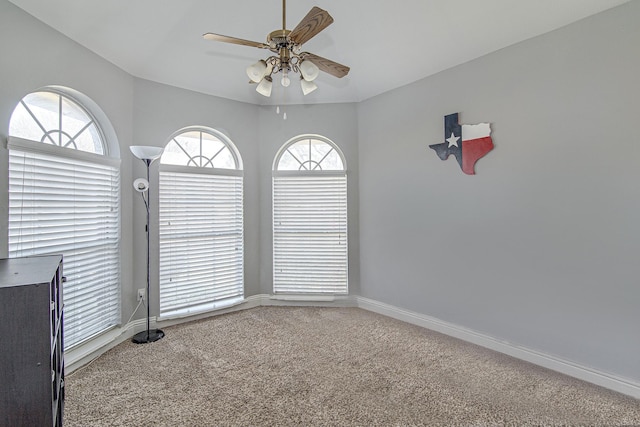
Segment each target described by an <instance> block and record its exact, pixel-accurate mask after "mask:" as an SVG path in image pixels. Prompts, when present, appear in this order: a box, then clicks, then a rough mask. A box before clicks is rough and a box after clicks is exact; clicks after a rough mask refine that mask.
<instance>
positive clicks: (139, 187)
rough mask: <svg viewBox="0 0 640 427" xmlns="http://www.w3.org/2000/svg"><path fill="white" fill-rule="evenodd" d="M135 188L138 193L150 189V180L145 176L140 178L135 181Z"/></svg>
mask: <svg viewBox="0 0 640 427" xmlns="http://www.w3.org/2000/svg"><path fill="white" fill-rule="evenodd" d="M133 188H135V189H136V191H137V192H138V193H144V192H145V191H147V190H148V189H149V181H147V180H146V179H144V178H138V179H136V180H135V181H133Z"/></svg>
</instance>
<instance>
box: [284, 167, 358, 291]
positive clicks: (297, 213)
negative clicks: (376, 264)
mask: <svg viewBox="0 0 640 427" xmlns="http://www.w3.org/2000/svg"><path fill="white" fill-rule="evenodd" d="M273 259H274V266H273V269H274V271H273V289H274V293H310V294H314V293H315V294H344V293H347V291H348V288H347V277H348V268H347V259H348V257H347V177H346V175H345V174H344V172H342V173H339V174H323V173H312V172H302V173H299V172H295V173H293V174H288V173H280V174H277V175H276V176H274V178H273Z"/></svg>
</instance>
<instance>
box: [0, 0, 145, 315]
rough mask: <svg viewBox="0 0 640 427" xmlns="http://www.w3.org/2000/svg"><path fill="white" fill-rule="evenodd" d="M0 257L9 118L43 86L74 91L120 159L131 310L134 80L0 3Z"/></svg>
mask: <svg viewBox="0 0 640 427" xmlns="http://www.w3.org/2000/svg"><path fill="white" fill-rule="evenodd" d="M0 52H2V54H1V55H0V141H2V143H1V144H0V256H6V255H7V206H8V182H7V173H6V171H7V168H8V156H7V154H8V152H7V150H6V145H5V141H6V136H7V133H8V129H9V119H10V118H11V113H12V112H13V109H14V108H15V107H16V105H17V104H18V102H20V100H21V99H22V98H23V97H24V96H25V95H27V94H28V93H30V92H33V91H35V90H37V89H39V88H41V87H44V86H49V85H59V86H65V87H69V88H72V89H75V90H77V91H79V92H81V93H82V94H84V95H86V96H87V97H89V98H90V99H91V100H93V101H94V102H95V103H96V104H97V105H98V106H99V107H100V108H101V110H102V111H103V112H104V114H105V115H106V116H107V117H108V118H109V120H110V122H111V125H112V126H113V128H114V131H115V134H116V137H117V141H113V142H115V143H116V144H119V146H120V153H121V157H122V166H121V180H122V182H123V183H127V185H123V186H122V191H121V198H122V205H121V206H122V214H121V215H122V243H121V266H122V270H121V274H122V283H123V287H122V295H123V308H122V313H123V317H125V316H126V317H125V320H126V319H128V317H129V315H130V311H131V310H132V309H133V307H134V306H135V301H136V300H135V294H134V291H133V290H132V289H133V287H132V286H131V282H132V266H133V261H134V259H133V257H132V251H131V246H132V238H131V236H132V221H131V218H132V216H131V214H130V213H131V209H132V205H131V197H132V194H131V193H132V192H133V187H132V186H131V185H129V183H130V182H131V176H132V175H131V156H129V155H127V154H128V151H129V150H128V149H127V147H128V146H129V145H133V144H132V135H133V98H132V94H133V86H134V79H133V78H132V77H131V75H129V74H127V73H125V72H124V71H122V70H121V69H119V68H117V67H115V66H114V65H113V64H111V63H109V62H107V61H105V60H104V59H102V58H101V57H99V56H97V55H95V54H93V53H92V52H90V51H88V50H87V49H85V48H83V47H81V46H80V45H78V44H77V43H75V42H73V41H72V40H70V39H68V38H67V37H65V36H63V35H61V34H60V33H58V32H56V31H54V30H52V29H51V28H49V27H47V26H45V25H43V24H42V23H41V22H40V21H38V20H36V19H35V18H33V17H32V16H30V15H28V14H26V13H24V12H23V11H22V10H21V9H19V8H17V7H15V6H14V5H13V4H11V3H9V2H7V1H5V0H0Z"/></svg>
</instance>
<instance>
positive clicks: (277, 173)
mask: <svg viewBox="0 0 640 427" xmlns="http://www.w3.org/2000/svg"><path fill="white" fill-rule="evenodd" d="M305 140H316V141H320V142H321V143H324V144H327V145H329V146H330V147H331V148H332V149H333V150H335V152H336V153H337V155H338V156H339V158H340V161H341V163H342V168H341V169H339V170H337V169H336V170H325V169H322V170H317V169H315V168H314V169H311V170H301V169H299V170H279V169H278V166H279V165H280V161H281V159H282V156H283V155H284V154H285V153H286V152H287V151H288V150H289V148H290V147H292V146H293V145H295V144H297V143H299V142H301V141H305ZM325 157H326V155H325ZM302 165H303V163H301V166H302ZM297 177H317V178H325V179H330V178H338V179H339V178H344V182H342V183H341V185H342V186H343V188H344V194H341V195H340V196H341V197H342V198H343V199H342V201H341V203H344V207H343V211H342V212H341V214H342V215H343V217H342V218H341V221H342V222H343V224H344V225H343V228H344V230H343V231H341V232H340V234H341V235H343V236H344V242H345V243H344V245H345V246H344V249H343V252H344V259H343V260H344V264H343V267H344V277H343V279H344V285H343V286H342V289H341V290H332V289H330V286H327V287H326V288H323V289H320V290H316V291H312V290H310V289H311V288H313V286H307V287H308V288H309V289H308V290H304V289H303V288H304V287H305V286H294V287H292V289H291V290H285V288H286V286H284V285H281V284H280V283H281V279H280V278H279V277H278V271H277V269H278V259H277V256H278V249H279V248H278V245H279V241H278V236H277V226H276V220H277V218H276V216H277V215H278V213H277V207H276V202H277V200H276V197H277V188H276V187H277V185H278V184H279V181H281V180H283V179H285V180H286V179H287V178H291V179H295V178H297ZM347 177H348V172H347V163H346V159H345V156H344V154H343V153H342V150H341V149H340V147H339V146H338V145H337V144H335V143H334V142H333V141H331V140H330V139H329V138H326V137H324V136H322V135H317V134H303V135H298V136H296V137H294V138H291V139H290V140H289V141H287V142H286V143H284V144H283V145H282V146H281V147H280V149H279V150H278V151H277V153H276V156H275V157H274V161H273V165H272V198H271V199H272V200H271V203H272V210H271V212H272V222H271V225H272V254H273V259H272V280H273V282H272V287H273V288H272V289H273V293H274V295H283V296H284V295H302V296H306V297H310V298H312V297H314V296H326V295H336V296H340V295H348V293H349V252H348V251H349V245H348V186H347V183H348V179H347ZM314 185H316V184H314ZM338 252H341V251H338ZM293 288H296V289H293Z"/></svg>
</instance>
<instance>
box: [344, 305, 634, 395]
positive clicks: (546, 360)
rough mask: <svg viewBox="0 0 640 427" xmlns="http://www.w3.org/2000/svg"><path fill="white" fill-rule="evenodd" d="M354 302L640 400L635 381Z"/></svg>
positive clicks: (428, 318) (386, 307)
mask: <svg viewBox="0 0 640 427" xmlns="http://www.w3.org/2000/svg"><path fill="white" fill-rule="evenodd" d="M355 299H356V302H357V306H358V307H359V308H362V309H365V310H369V311H373V312H375V313H378V314H382V315H385V316H388V317H392V318H394V319H398V320H402V321H404V322H407V323H411V324H414V325H417V326H422V327H424V328H427V329H430V330H433V331H436V332H440V333H443V334H445V335H449V336H452V337H455V338H459V339H461V340H463V341H467V342H470V343H473V344H476V345H479V346H482V347H485V348H488V349H490V350H494V351H497V352H499V353H503V354H506V355H509V356H512V357H515V358H517V359H521V360H524V361H527V362H530V363H533V364H535V365H538V366H542V367H544V368H547V369H551V370H553V371H556V372H560V373H562V374H565V375H568V376H571V377H574V378H578V379H580V380H583V381H587V382H589V383H592V384H596V385H599V386H602V387H605V388H608V389H610V390H614V391H617V392H620V393H623V394H626V395H628V396H632V397H635V398H640V384H639V383H637V382H635V381H633V380H629V379H625V378H621V377H618V376H616V375H612V374H609V373H606V372H602V371H598V370H597V369H593V368H588V367H586V366H582V365H580V364H577V363H574V362H571V361H568V360H563V359H561V358H558V357H555V356H550V355H548V354H544V353H541V352H538V351H536V350H531V349H529V348H526V347H522V346H519V345H514V344H512V343H509V342H506V341H501V340H499V339H497V338H494V337H491V336H488V335H485V334H482V333H479V332H476V331H473V330H471V329H467V328H464V327H462V326H458V325H454V324H452V323H449V322H445V321H442V320H440V319H437V318H435V317H431V316H427V315H424V314H420V313H416V312H413V311H409V310H404V309H402V308H398V307H395V306H392V305H389V304H385V303H381V302H378V301H375V300H371V299H368V298H363V297H355Z"/></svg>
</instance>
